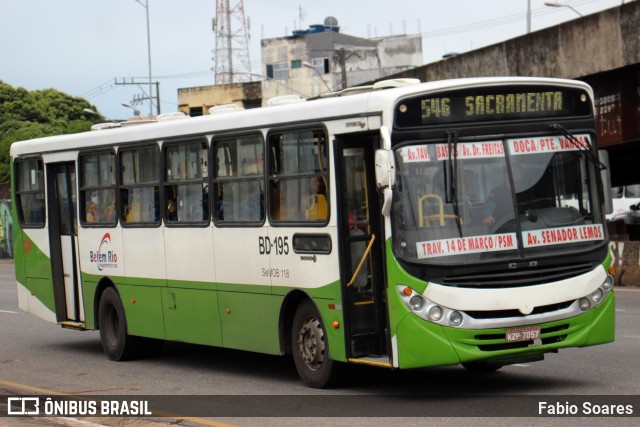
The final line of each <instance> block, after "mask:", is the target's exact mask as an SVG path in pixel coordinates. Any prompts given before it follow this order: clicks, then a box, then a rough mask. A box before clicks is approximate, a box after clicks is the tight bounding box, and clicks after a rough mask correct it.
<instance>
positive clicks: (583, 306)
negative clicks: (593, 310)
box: [578, 297, 591, 311]
mask: <svg viewBox="0 0 640 427" xmlns="http://www.w3.org/2000/svg"><path fill="white" fill-rule="evenodd" d="M578 304H579V305H580V310H582V311H587V310H589V307H591V302H589V298H587V297H582V298H580V300H578Z"/></svg>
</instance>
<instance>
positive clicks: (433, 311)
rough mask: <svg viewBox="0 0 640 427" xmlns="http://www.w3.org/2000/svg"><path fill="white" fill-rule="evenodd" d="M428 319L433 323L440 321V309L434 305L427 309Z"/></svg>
mask: <svg viewBox="0 0 640 427" xmlns="http://www.w3.org/2000/svg"><path fill="white" fill-rule="evenodd" d="M429 318H430V319H431V320H432V321H434V322H439V321H440V319H442V308H441V307H440V306H438V305H434V306H433V307H431V308H430V309H429Z"/></svg>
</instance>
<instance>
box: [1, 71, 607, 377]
mask: <svg viewBox="0 0 640 427" xmlns="http://www.w3.org/2000/svg"><path fill="white" fill-rule="evenodd" d="M401 83H405V85H403V86H402V87H395V88H386V89H380V88H379V87H378V86H382V87H386V86H387V84H386V83H383V84H381V85H377V86H374V87H373V88H371V90H370V91H368V92H365V93H358V94H353V95H350V96H341V95H346V93H341V94H340V93H339V94H336V96H334V97H330V98H326V99H319V100H313V101H307V102H298V103H288V104H287V103H285V104H286V105H277V106H270V107H265V108H261V109H253V110H246V111H234V110H233V109H224V108H222V109H217V110H216V109H214V110H216V111H217V112H216V111H214V112H213V113H212V114H211V115H208V116H206V117H197V118H187V117H185V118H183V119H179V120H178V119H176V120H158V121H157V122H156V123H149V124H140V125H131V126H126V125H124V126H120V127H118V128H114V129H103V130H96V131H92V132H86V133H80V134H74V135H64V136H54V137H47V138H42V139H36V140H31V141H24V142H17V143H14V144H13V145H12V146H11V159H12V173H13V183H12V184H13V185H12V187H13V200H14V203H13V210H14V213H13V214H14V218H13V224H14V227H13V229H14V235H15V236H14V241H15V269H16V279H17V288H18V295H19V303H20V308H21V309H23V310H25V311H28V312H30V313H32V314H34V315H36V316H39V317H41V318H43V319H46V320H48V321H50V322H52V323H56V324H58V325H60V326H62V327H66V328H74V329H78V330H96V329H99V330H100V338H101V342H102V346H103V347H104V350H105V352H106V354H107V356H108V357H109V358H110V359H112V360H126V359H130V358H134V357H139V356H142V355H148V354H150V353H153V352H154V351H158V350H159V349H160V348H161V344H162V343H163V342H164V341H166V340H171V341H182V342H187V343H195V344H202V345H210V346H219V347H226V348H233V349H242V350H248V351H254V352H261V353H267V354H274V355H285V354H291V355H293V359H294V361H295V365H296V368H297V370H298V372H299V374H300V377H301V378H302V380H303V382H304V383H305V384H307V385H309V386H311V387H325V386H329V385H331V384H333V383H334V382H335V380H336V379H338V378H339V377H342V375H340V371H341V370H342V368H344V367H345V366H346V365H347V364H349V363H359V364H369V365H376V366H381V367H388V368H401V369H402V368H417V367H426V366H441V365H455V364H462V365H463V366H465V367H466V368H468V369H470V370H484V371H489V370H495V369H498V368H499V367H501V366H503V365H507V364H513V363H520V362H525V361H534V360H541V359H543V358H544V355H545V354H546V353H552V352H557V351H558V350H559V349H561V348H567V347H586V346H591V345H596V344H602V343H607V342H611V341H613V340H614V293H613V291H612V284H613V280H612V276H611V274H610V272H609V267H610V256H609V251H608V243H607V240H608V238H607V235H606V228H605V209H604V202H605V198H606V197H607V195H606V194H605V192H603V185H602V177H601V169H602V167H603V166H602V163H600V162H599V161H598V159H597V151H596V141H595V130H594V127H595V123H594V108H593V94H592V91H591V89H590V87H589V86H587V85H586V84H584V83H581V82H576V81H570V80H558V79H539V78H515V77H514V78H478V79H461V80H451V81H437V82H430V83H423V84H406V83H409V82H407V81H404V82H401ZM275 104H278V102H275ZM606 193H607V194H608V191H607V192H606Z"/></svg>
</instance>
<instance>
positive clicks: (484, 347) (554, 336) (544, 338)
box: [475, 325, 569, 351]
mask: <svg viewBox="0 0 640 427" xmlns="http://www.w3.org/2000/svg"><path fill="white" fill-rule="evenodd" d="M567 329H569V325H558V326H552V327H549V328H544V329H542V330H541V331H540V337H541V339H540V341H541V344H542V345H545V344H554V343H558V342H562V341H564V340H565V339H566V338H567V334H566V333H564V334H563V333H561V332H562V331H566V330H567ZM475 339H476V340H477V341H480V343H478V344H477V346H478V349H479V350H480V351H500V350H514V349H518V348H526V347H529V346H531V345H534V344H535V343H534V341H520V342H511V343H508V342H506V341H505V340H504V334H478V335H476V336H475ZM497 340H500V341H501V342H499V343H496V342H493V343H490V344H488V343H487V344H482V343H481V342H482V341H497Z"/></svg>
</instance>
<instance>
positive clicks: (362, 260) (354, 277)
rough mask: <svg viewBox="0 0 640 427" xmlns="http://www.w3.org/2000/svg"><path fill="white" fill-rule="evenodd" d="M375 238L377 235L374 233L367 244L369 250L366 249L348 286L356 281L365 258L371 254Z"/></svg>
mask: <svg viewBox="0 0 640 427" xmlns="http://www.w3.org/2000/svg"><path fill="white" fill-rule="evenodd" d="M374 240H376V235H375V234H372V235H371V240H370V241H369V245H368V246H367V250H365V251H364V255H363V256H362V259H361V260H360V264H358V268H356V271H355V272H354V273H353V277H352V278H351V280H349V283H347V288H348V287H349V286H351V285H353V282H355V281H356V277H358V274H360V270H362V266H363V265H364V260H365V259H367V256H369V252H371V247H372V246H373V241H374Z"/></svg>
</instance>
